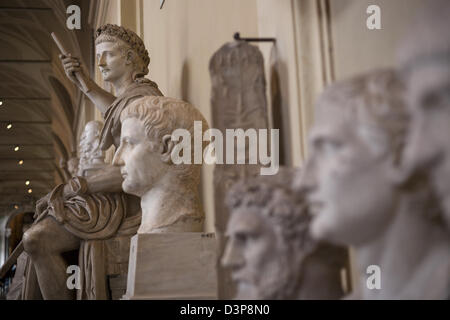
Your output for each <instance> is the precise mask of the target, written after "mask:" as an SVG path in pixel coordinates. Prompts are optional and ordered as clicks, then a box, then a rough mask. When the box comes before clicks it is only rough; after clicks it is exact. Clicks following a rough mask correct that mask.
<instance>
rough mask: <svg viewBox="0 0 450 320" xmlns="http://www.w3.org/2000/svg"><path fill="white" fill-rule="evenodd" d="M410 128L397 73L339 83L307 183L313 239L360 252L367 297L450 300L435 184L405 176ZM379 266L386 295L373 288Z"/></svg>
mask: <svg viewBox="0 0 450 320" xmlns="http://www.w3.org/2000/svg"><path fill="white" fill-rule="evenodd" d="M408 127H409V114H408V113H407V110H406V105H405V102H404V85H403V82H402V81H401V79H400V78H399V75H398V73H397V72H396V71H394V70H390V69H385V70H375V71H372V72H370V73H367V74H363V75H359V76H356V77H354V78H351V79H348V80H344V81H340V82H337V83H335V84H332V85H331V86H329V87H328V88H326V89H325V91H324V92H323V93H322V94H321V96H320V97H319V99H318V102H317V105H316V116H315V124H314V126H313V128H312V129H311V131H310V137H309V140H310V149H309V150H310V153H309V156H308V159H307V162H306V164H305V167H304V170H303V174H302V176H301V178H300V179H301V180H302V181H301V185H302V188H303V190H304V191H305V192H306V194H307V199H308V202H309V206H310V207H311V211H312V214H313V216H314V219H313V222H312V225H311V232H312V234H313V236H314V237H315V238H317V239H322V240H327V241H330V242H333V243H336V244H343V245H351V246H353V248H354V249H355V256H356V260H357V263H358V268H357V269H358V270H360V271H361V279H360V284H359V287H360V290H361V291H360V292H361V293H362V297H363V298H367V299H395V298H397V299H398V298H404V299H418V298H430V297H434V298H440V297H441V298H442V297H443V296H445V295H446V294H447V293H446V290H447V289H448V285H449V274H448V270H449V269H448V268H449V267H450V265H449V263H450V259H449V258H450V251H448V235H447V233H446V231H445V228H444V224H443V222H442V215H440V213H439V211H436V210H435V209H436V203H435V201H434V195H433V194H432V192H431V188H430V187H429V185H428V181H427V180H426V179H425V178H424V177H418V179H417V180H415V181H409V182H406V181H404V175H403V173H402V166H401V164H402V156H403V151H404V146H405V144H406V142H407V141H406V134H407V131H408ZM430 234H433V235H434V236H433V237H429V235H430ZM445 243H447V245H444V244H445ZM446 246H447V248H446V249H444V248H445V247H446ZM425 248H426V249H425ZM406 261H408V262H407V263H406ZM433 264H434V265H435V266H437V265H440V267H436V268H434V267H432V265H433ZM371 265H376V266H378V267H379V268H380V269H381V270H382V271H383V276H382V277H381V278H380V283H379V286H380V288H379V290H369V289H370V288H369V287H367V286H366V278H367V274H366V270H367V268H368V267H369V266H371ZM425 275H426V276H425ZM411 279H413V280H411ZM377 286H378V285H377Z"/></svg>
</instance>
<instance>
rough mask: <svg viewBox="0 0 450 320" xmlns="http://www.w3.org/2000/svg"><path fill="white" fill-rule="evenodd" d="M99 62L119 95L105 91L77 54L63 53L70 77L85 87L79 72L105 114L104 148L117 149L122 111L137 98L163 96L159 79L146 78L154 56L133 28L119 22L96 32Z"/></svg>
mask: <svg viewBox="0 0 450 320" xmlns="http://www.w3.org/2000/svg"><path fill="white" fill-rule="evenodd" d="M95 53H96V56H97V65H98V67H99V69H100V72H101V74H102V77H103V80H104V81H105V82H108V83H110V84H111V85H112V87H113V88H114V92H115V94H116V95H117V97H115V96H113V95H112V94H111V93H109V92H107V91H105V90H103V89H102V88H100V86H98V85H97V84H96V83H95V82H94V81H93V80H92V79H90V78H89V77H88V76H87V75H86V72H85V71H84V69H83V68H82V67H81V65H80V61H79V59H78V58H76V57H72V56H71V55H70V54H69V55H68V56H63V55H61V56H60V58H61V60H62V63H63V66H64V70H65V72H66V75H67V77H68V78H69V79H70V80H72V81H73V82H74V83H75V84H76V85H77V86H78V88H80V90H82V86H81V84H80V82H79V81H78V79H77V77H75V75H74V74H75V73H77V74H79V75H80V76H81V77H82V79H83V80H84V82H85V83H86V85H87V88H88V90H86V91H85V92H84V93H85V94H86V95H87V96H88V97H89V99H90V100H91V101H92V102H93V103H94V104H95V106H96V107H97V108H98V109H99V110H100V112H101V113H102V114H103V116H104V117H105V125H104V128H103V130H102V133H101V139H100V147H101V149H102V150H107V149H108V148H109V147H110V146H111V145H113V144H114V146H115V147H116V148H117V147H118V146H119V139H120V120H119V117H120V112H121V111H122V110H123V109H124V108H125V107H126V106H127V105H128V104H129V103H130V102H131V101H133V100H135V99H137V98H139V97H143V96H161V95H162V94H161V92H160V91H159V89H158V86H157V84H156V83H155V82H153V81H151V80H149V79H146V78H144V76H145V75H146V74H148V71H149V70H148V65H149V63H150V57H149V55H148V52H147V50H146V49H145V46H144V42H143V41H142V39H141V38H139V36H138V35H136V34H135V33H134V32H133V31H131V30H129V29H126V28H124V27H120V26H117V25H112V24H106V25H104V26H102V27H100V28H99V29H98V30H97V31H96V33H95Z"/></svg>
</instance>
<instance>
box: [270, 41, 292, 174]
mask: <svg viewBox="0 0 450 320" xmlns="http://www.w3.org/2000/svg"><path fill="white" fill-rule="evenodd" d="M287 73H288V71H287V67H286V64H285V63H284V62H283V61H281V60H279V59H278V54H277V47H276V46H273V47H272V50H271V52H270V70H269V77H270V79H269V86H270V87H269V90H270V91H269V94H270V101H271V112H272V119H273V129H279V130H280V154H279V159H280V165H282V166H290V165H292V163H291V161H290V159H291V155H290V152H289V150H290V149H289V146H290V143H291V138H290V134H289V132H290V126H289V107H288V106H287V105H286V103H284V101H283V96H284V97H287V96H288V94H289V92H288V86H287V85H286V83H287V81H288V80H287V78H288V76H287ZM283 84H284V85H283ZM282 88H284V90H283V91H284V92H282Z"/></svg>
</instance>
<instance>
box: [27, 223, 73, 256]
mask: <svg viewBox="0 0 450 320" xmlns="http://www.w3.org/2000/svg"><path fill="white" fill-rule="evenodd" d="M78 245H79V240H78V239H77V238H76V237H75V236H74V235H72V234H70V233H69V232H68V231H67V230H65V229H64V227H63V226H62V225H60V224H59V223H58V222H56V221H55V220H54V219H53V218H52V217H48V218H45V219H44V220H42V221H40V222H39V223H37V224H35V225H33V226H32V227H31V228H30V229H28V230H27V231H26V232H25V233H24V235H23V246H24V250H25V251H26V252H27V253H28V254H29V255H31V256H33V255H39V254H40V255H42V254H58V253H62V252H65V251H70V250H74V249H76V248H77V247H78Z"/></svg>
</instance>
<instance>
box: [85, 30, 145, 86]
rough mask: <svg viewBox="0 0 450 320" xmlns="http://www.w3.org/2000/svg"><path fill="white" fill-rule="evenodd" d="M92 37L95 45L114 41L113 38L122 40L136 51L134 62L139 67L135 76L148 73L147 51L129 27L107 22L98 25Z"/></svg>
mask: <svg viewBox="0 0 450 320" xmlns="http://www.w3.org/2000/svg"><path fill="white" fill-rule="evenodd" d="M94 37H95V44H96V45H97V44H99V43H102V42H108V41H109V42H114V40H115V39H120V40H122V41H123V42H124V43H125V44H127V45H128V46H129V47H130V48H131V49H132V50H134V51H135V52H136V53H137V55H136V58H137V59H136V60H137V61H135V62H134V64H135V65H136V67H137V68H138V69H139V74H138V75H136V77H143V76H145V75H146V74H147V73H148V65H149V63H150V56H149V54H148V51H147V50H146V49H145V45H144V42H143V41H142V39H141V38H140V37H139V36H138V35H137V34H136V33H134V32H133V31H131V30H130V29H127V28H124V27H121V26H118V25H115V24H109V23H108V24H105V25H103V26H101V27H99V28H98V29H97V31H96V32H95V36H94ZM136 62H138V63H136Z"/></svg>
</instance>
